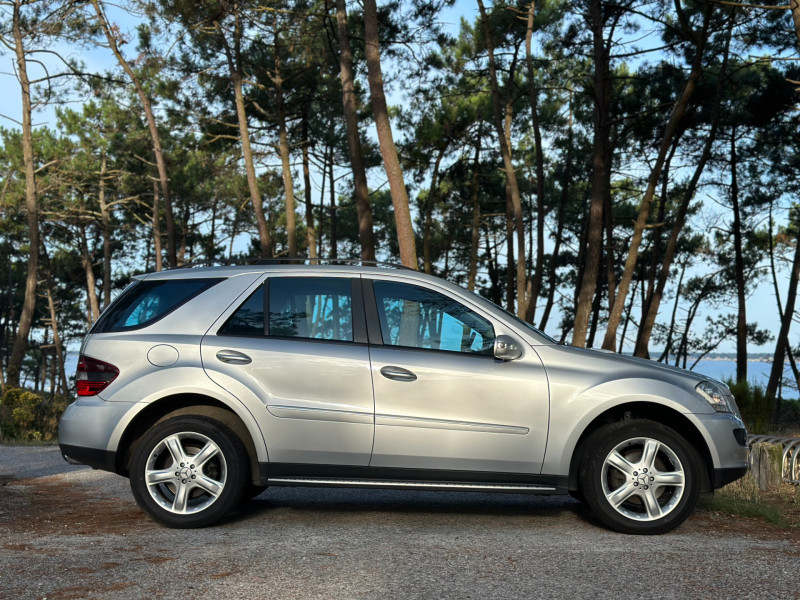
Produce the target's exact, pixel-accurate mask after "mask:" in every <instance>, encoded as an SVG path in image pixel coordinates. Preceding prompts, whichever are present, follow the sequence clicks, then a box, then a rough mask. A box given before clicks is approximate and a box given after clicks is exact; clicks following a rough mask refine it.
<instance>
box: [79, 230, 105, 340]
mask: <svg viewBox="0 0 800 600" xmlns="http://www.w3.org/2000/svg"><path fill="white" fill-rule="evenodd" d="M78 227H79V230H80V239H79V242H80V249H81V266H82V267H83V273H84V276H85V277H86V302H87V304H88V306H87V308H88V309H89V316H90V318H91V321H90V323H89V325H91V324H92V323H95V322H97V319H98V318H99V317H100V306H99V304H98V302H97V280H96V279H95V276H94V265H93V261H92V257H91V255H90V254H89V243H88V242H87V240H86V225H84V223H83V222H81V223H80V224H79V225H78Z"/></svg>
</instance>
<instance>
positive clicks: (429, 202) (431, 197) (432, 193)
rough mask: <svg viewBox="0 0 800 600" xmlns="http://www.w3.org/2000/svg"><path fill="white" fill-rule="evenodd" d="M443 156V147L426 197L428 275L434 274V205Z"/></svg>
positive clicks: (424, 253) (424, 250)
mask: <svg viewBox="0 0 800 600" xmlns="http://www.w3.org/2000/svg"><path fill="white" fill-rule="evenodd" d="M443 156H444V149H441V150H439V153H438V154H437V155H436V160H435V161H434V163H433V175H431V188H430V190H428V197H427V198H426V199H425V221H424V225H423V231H422V264H423V268H424V270H425V272H426V273H427V274H428V275H431V274H433V266H432V265H431V229H432V228H433V207H434V205H435V204H436V201H437V200H438V196H439V165H440V164H441V163H442V157H443Z"/></svg>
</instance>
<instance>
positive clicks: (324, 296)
mask: <svg viewBox="0 0 800 600" xmlns="http://www.w3.org/2000/svg"><path fill="white" fill-rule="evenodd" d="M265 293H266V295H267V300H268V305H267V306H266V307H265V306H264V301H265V298H264V296H265ZM265 308H266V310H265ZM265 313H266V314H268V315H269V318H268V320H267V322H266V323H265V320H264V315H265ZM219 333H220V334H221V335H252V336H263V335H270V336H277V337H293V338H306V339H315V340H337V341H343V342H352V341H353V307H352V288H351V282H350V280H349V279H341V278H333V277H330V278H329V277H272V278H270V279H269V280H268V282H267V283H265V284H264V285H262V286H259V288H258V289H257V290H256V291H255V292H253V294H252V295H251V296H250V297H249V298H248V299H247V300H246V301H245V302H244V304H242V305H241V306H240V307H239V308H238V309H237V310H236V312H235V313H233V315H232V316H231V318H230V319H228V321H227V322H226V323H225V325H223V326H222V328H221V329H220V330H219Z"/></svg>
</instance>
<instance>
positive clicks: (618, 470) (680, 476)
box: [580, 420, 700, 534]
mask: <svg viewBox="0 0 800 600" xmlns="http://www.w3.org/2000/svg"><path fill="white" fill-rule="evenodd" d="M584 447H585V448H586V453H585V454H584V457H583V460H582V462H581V471H580V480H581V491H582V492H583V493H584V496H585V498H586V503H587V504H588V505H589V507H590V508H591V509H592V510H593V511H594V512H595V514H596V515H597V516H598V518H599V519H600V520H601V521H603V523H605V524H606V525H607V526H609V527H610V528H612V529H615V530H616V531H621V532H623V533H638V534H656V533H666V532H667V531H671V530H672V529H674V528H676V527H677V526H678V525H680V524H681V523H683V521H684V520H686V518H687V517H688V516H689V515H690V514H691V513H692V511H693V510H694V507H695V505H696V504H697V499H698V496H699V491H700V479H699V476H698V466H697V465H698V458H697V455H696V452H695V451H694V449H693V448H692V446H691V445H690V444H689V443H688V442H687V441H686V440H685V439H684V438H683V437H681V436H680V435H679V434H677V433H676V432H675V431H673V430H672V429H670V428H668V427H665V426H664V425H661V424H660V423H656V422H654V421H647V420H627V421H621V422H618V423H611V424H609V425H605V426H603V427H601V428H599V429H598V430H596V431H595V432H593V433H592V434H591V436H590V437H589V438H588V439H587V441H586V445H585V446H584Z"/></svg>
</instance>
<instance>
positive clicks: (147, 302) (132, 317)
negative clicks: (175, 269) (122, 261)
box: [92, 279, 222, 333]
mask: <svg viewBox="0 0 800 600" xmlns="http://www.w3.org/2000/svg"><path fill="white" fill-rule="evenodd" d="M220 281H222V279H168V280H156V281H142V282H141V283H138V284H137V285H135V286H132V287H130V288H129V289H128V290H127V291H126V292H125V293H124V294H122V295H121V296H120V297H119V298H117V299H116V300H115V301H114V302H113V303H112V304H111V306H109V307H108V310H107V311H106V312H104V313H103V314H102V316H101V317H100V319H99V320H98V321H97V324H96V325H95V327H94V328H93V330H92V333H108V332H113V331H128V330H131V329H141V328H142V327H146V326H148V325H150V324H152V323H155V322H156V321H158V320H159V319H161V318H162V317H164V316H166V315H167V314H169V313H170V312H172V311H173V310H175V309H176V308H178V307H179V306H181V305H182V304H184V303H186V302H188V301H189V300H191V299H192V298H194V297H195V296H197V295H198V294H200V293H201V292H203V291H205V290H207V289H208V288H210V287H211V286H212V285H214V284H215V283H218V282H220Z"/></svg>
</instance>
